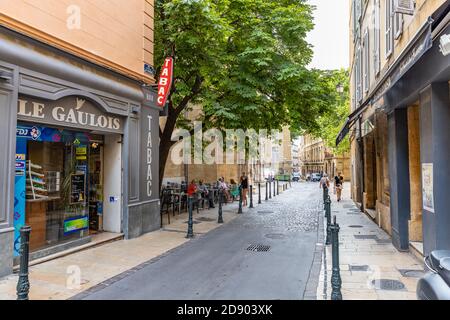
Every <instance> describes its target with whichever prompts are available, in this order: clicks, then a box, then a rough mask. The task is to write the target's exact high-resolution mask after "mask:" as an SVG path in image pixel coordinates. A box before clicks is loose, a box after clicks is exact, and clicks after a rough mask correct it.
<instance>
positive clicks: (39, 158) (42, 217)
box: [16, 125, 103, 252]
mask: <svg viewBox="0 0 450 320" xmlns="http://www.w3.org/2000/svg"><path fill="white" fill-rule="evenodd" d="M17 132H18V135H17V144H18V145H19V146H20V149H21V150H23V152H24V156H25V157H24V158H25V159H24V161H25V177H26V183H25V184H23V185H22V184H16V193H20V192H21V190H20V189H21V188H25V190H23V191H24V193H25V197H24V199H23V201H24V202H25V205H24V208H25V212H24V213H22V214H24V215H25V223H26V224H28V225H30V226H31V228H32V230H33V231H32V233H31V236H30V249H31V251H32V252H33V251H37V250H41V249H44V248H47V247H50V246H53V245H57V244H61V243H65V242H69V241H73V240H76V239H80V238H84V237H86V236H89V227H90V226H91V228H92V229H95V231H98V230H100V228H101V226H100V224H99V218H98V215H99V214H101V213H102V210H99V208H101V207H102V203H101V201H102V198H103V194H102V174H101V169H102V162H103V161H102V154H101V152H100V150H101V145H102V138H103V137H101V136H95V137H94V136H93V135H91V134H88V133H82V132H74V131H69V130H62V129H54V128H48V127H37V126H29V125H20V126H19V127H18V130H17ZM93 141H95V142H93ZM93 146H95V147H96V148H93ZM93 149H95V150H93ZM91 152H92V158H91ZM21 170H22V169H21ZM21 170H19V171H20V172H19V171H18V172H19V173H22V172H23V171H21ZM16 171H17V170H16ZM93 208H95V209H93ZM18 214H21V213H20V212H18Z"/></svg>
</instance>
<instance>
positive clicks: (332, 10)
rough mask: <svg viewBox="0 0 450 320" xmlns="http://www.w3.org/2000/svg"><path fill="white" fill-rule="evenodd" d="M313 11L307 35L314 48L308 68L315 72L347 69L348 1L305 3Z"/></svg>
mask: <svg viewBox="0 0 450 320" xmlns="http://www.w3.org/2000/svg"><path fill="white" fill-rule="evenodd" d="M308 2H309V3H310V4H312V5H315V6H316V7H317V8H316V10H315V11H314V24H315V28H314V30H313V31H312V32H310V33H309V34H308V42H309V43H310V44H312V45H313V46H314V48H313V50H314V58H313V60H312V62H311V64H310V65H309V67H311V68H316V69H340V68H348V66H349V19H350V8H349V5H350V1H348V0H309V1H308Z"/></svg>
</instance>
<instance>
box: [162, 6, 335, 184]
mask: <svg viewBox="0 0 450 320" xmlns="http://www.w3.org/2000/svg"><path fill="white" fill-rule="evenodd" d="M312 10H313V7H312V6H310V5H308V4H307V3H306V1H305V0H156V3H155V34H156V36H155V44H156V45H155V64H156V66H161V65H162V63H163V60H164V58H165V57H166V56H169V55H171V56H173V57H174V60H175V68H174V88H173V91H172V93H171V95H170V96H169V98H168V116H167V119H166V123H165V125H164V128H162V129H161V130H160V163H159V164H160V181H162V178H163V174H164V169H165V165H166V161H167V159H168V155H169V151H170V148H171V147H172V146H173V144H174V143H175V142H173V141H171V137H172V133H173V131H174V129H175V128H176V127H183V126H187V123H186V121H185V120H186V119H185V118H184V111H186V110H189V106H190V105H192V104H200V105H201V106H202V107H203V115H202V117H201V119H198V120H201V121H203V124H204V127H215V128H218V129H222V130H223V129H225V128H228V129H234V128H253V129H255V130H258V129H269V130H270V129H281V127H282V126H283V125H290V126H292V127H294V128H305V129H310V128H315V129H317V118H318V116H319V115H320V114H323V113H324V112H326V111H327V110H328V109H329V105H330V104H329V99H330V96H329V94H328V89H329V88H328V87H327V85H326V84H327V83H326V81H324V74H323V73H322V72H320V71H316V70H313V71H310V70H308V69H307V68H306V65H307V64H308V63H309V62H310V60H311V57H312V50H311V47H310V45H309V44H308V43H307V41H306V40H305V39H306V35H307V33H308V32H309V31H310V30H311V29H312V28H313V23H312ZM159 71H160V69H157V73H158V72H159ZM160 183H161V182H160Z"/></svg>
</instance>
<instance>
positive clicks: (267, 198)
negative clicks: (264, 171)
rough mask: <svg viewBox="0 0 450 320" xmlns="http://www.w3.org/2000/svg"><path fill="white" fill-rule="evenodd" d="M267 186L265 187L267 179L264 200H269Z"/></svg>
mask: <svg viewBox="0 0 450 320" xmlns="http://www.w3.org/2000/svg"><path fill="white" fill-rule="evenodd" d="M267 192H268V187H267V181H266V201H267V200H269V196H268V193H267Z"/></svg>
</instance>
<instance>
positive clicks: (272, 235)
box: [266, 233, 286, 239]
mask: <svg viewBox="0 0 450 320" xmlns="http://www.w3.org/2000/svg"><path fill="white" fill-rule="evenodd" d="M266 238H269V239H284V238H286V236H285V235H284V234H282V233H269V234H266Z"/></svg>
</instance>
